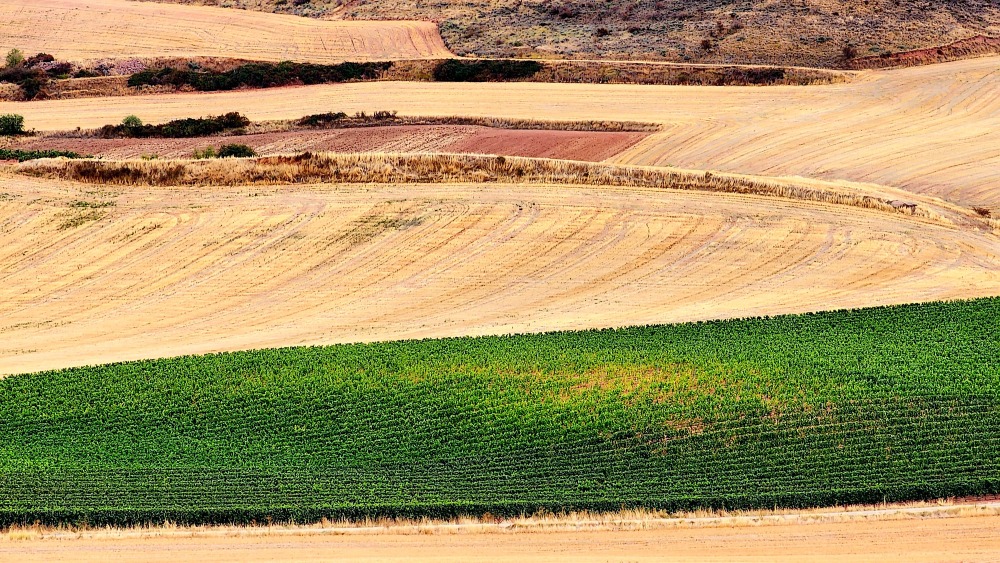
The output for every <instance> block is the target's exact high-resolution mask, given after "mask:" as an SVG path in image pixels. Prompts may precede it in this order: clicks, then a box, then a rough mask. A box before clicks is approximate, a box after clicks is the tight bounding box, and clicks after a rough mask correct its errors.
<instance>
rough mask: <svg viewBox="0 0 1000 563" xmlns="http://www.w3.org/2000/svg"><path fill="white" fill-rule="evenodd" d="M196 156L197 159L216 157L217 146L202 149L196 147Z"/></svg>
mask: <svg viewBox="0 0 1000 563" xmlns="http://www.w3.org/2000/svg"><path fill="white" fill-rule="evenodd" d="M194 157H195V159H197V160H204V159H207V158H215V147H206V148H204V149H202V150H198V149H195V151H194Z"/></svg>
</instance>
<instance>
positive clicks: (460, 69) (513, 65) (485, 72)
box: [434, 59, 542, 82]
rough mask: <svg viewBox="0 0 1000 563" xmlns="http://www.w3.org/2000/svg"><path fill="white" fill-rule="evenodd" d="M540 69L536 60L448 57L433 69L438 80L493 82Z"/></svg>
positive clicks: (516, 78)
mask: <svg viewBox="0 0 1000 563" xmlns="http://www.w3.org/2000/svg"><path fill="white" fill-rule="evenodd" d="M540 70H542V65H541V63H539V62H537V61H460V60H458V59H449V60H447V61H444V62H442V63H441V64H439V65H438V66H437V67H436V68H435V69H434V80H437V81H438V82H494V81H497V82H499V81H503V80H518V79H522V78H530V77H532V76H534V75H535V74H537V73H538V72H539V71H540Z"/></svg>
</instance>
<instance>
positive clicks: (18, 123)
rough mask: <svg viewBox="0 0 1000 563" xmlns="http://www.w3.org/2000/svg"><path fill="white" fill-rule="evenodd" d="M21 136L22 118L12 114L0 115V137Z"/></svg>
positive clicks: (22, 131) (22, 130)
mask: <svg viewBox="0 0 1000 563" xmlns="http://www.w3.org/2000/svg"><path fill="white" fill-rule="evenodd" d="M22 134H24V116H21V115H14V114H12V113H9V114H7V115H0V135H2V136H5V137H11V136H14V135H22Z"/></svg>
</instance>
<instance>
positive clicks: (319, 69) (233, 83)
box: [128, 61, 392, 92]
mask: <svg viewBox="0 0 1000 563" xmlns="http://www.w3.org/2000/svg"><path fill="white" fill-rule="evenodd" d="M391 66H392V63H389V62H384V63H351V62H347V63H341V64H337V65H318V64H310V63H293V62H289V61H285V62H281V63H277V64H272V63H249V64H245V65H242V66H239V67H236V68H234V69H232V70H229V71H226V72H213V71H206V70H195V69H191V70H183V69H177V68H173V67H165V68H160V69H148V70H144V71H142V72H137V73H135V74H133V75H132V76H130V77H129V79H128V85H129V86H131V87H133V88H137V87H139V86H174V87H180V86H192V87H193V88H194V89H196V90H199V91H202V92H212V91H219V90H234V89H236V88H246V87H250V88H270V87H274V86H287V85H289V84H328V83H333V82H346V81H348V80H373V79H375V78H378V77H379V75H380V74H381V73H382V72H384V71H386V70H388V69H389V68H390V67H391Z"/></svg>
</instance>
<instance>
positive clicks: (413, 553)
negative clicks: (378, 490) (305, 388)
mask: <svg viewBox="0 0 1000 563" xmlns="http://www.w3.org/2000/svg"><path fill="white" fill-rule="evenodd" d="M998 526H1000V516H972V517H961V518H930V519H910V520H889V521H866V520H850V521H844V522H832V523H816V524H803V523H801V522H792V523H787V524H779V525H747V526H736V527H732V526H697V527H664V528H655V529H648V530H603V531H589V530H582V531H566V530H563V531H542V532H525V533H521V532H512V533H511V532H508V533H504V532H493V533H451V534H449V533H447V532H439V533H433V532H432V533H430V534H419V535H393V534H392V533H379V532H377V531H376V532H375V533H374V534H364V533H362V534H345V535H328V534H324V535H309V534H308V533H305V534H302V535H297V534H291V535H285V534H280V535H279V534H275V535H268V533H267V531H266V530H264V531H262V532H260V533H253V531H251V533H249V534H241V533H239V532H233V533H232V535H221V536H220V535H205V536H198V535H197V534H190V533H186V532H185V530H183V529H178V530H176V531H175V532H176V533H171V531H170V530H167V531H164V532H159V533H160V534H161V535H160V536H159V537H157V536H156V535H155V534H157V532H156V531H152V532H151V534H154V535H152V537H144V536H141V535H140V536H139V537H136V536H135V535H134V534H127V535H125V537H116V535H114V534H111V535H108V536H103V535H102V534H100V533H97V534H96V535H95V537H84V538H79V539H78V538H70V539H38V538H37V537H36V536H35V535H34V534H32V533H31V532H30V531H29V532H28V533H25V534H19V535H18V537H17V538H12V539H7V538H5V539H6V540H7V541H0V561H25V560H49V561H52V560H58V561H82V562H98V561H102V562H103V561H108V560H110V559H113V560H114V561H121V562H126V561H143V562H161V561H162V562H166V563H173V562H175V561H219V562H223V561H233V562H236V561H240V562H243V561H278V560H280V561H331V560H336V561H358V562H368V563H376V562H395V561H416V562H435V563H437V562H456V563H457V562H464V561H496V562H509V563H550V562H557V561H558V562H562V561H580V562H587V563H590V562H592V563H606V562H608V561H623V562H624V561H630V562H681V561H713V562H716V561H718V562H721V561H726V562H743V561H746V562H764V561H768V562H772V561H777V562H792V561H821V562H829V563H833V562H868V561H885V562H897V561H898V562H907V563H909V562H916V561H936V562H942V561H955V562H958V561H995V560H996V559H997V554H998V552H1000V536H998V535H997V533H996V530H997V528H998ZM12 535H13V534H12ZM192 536H193V537H192Z"/></svg>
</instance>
